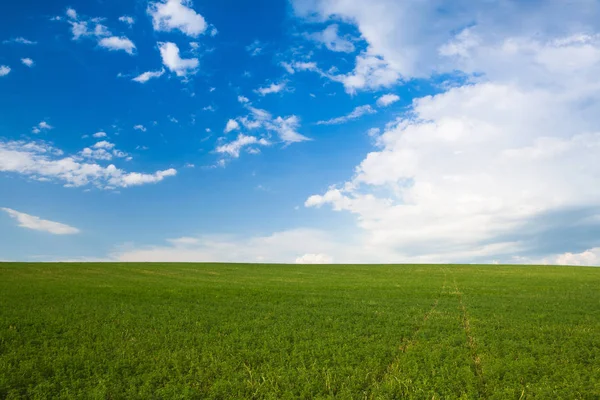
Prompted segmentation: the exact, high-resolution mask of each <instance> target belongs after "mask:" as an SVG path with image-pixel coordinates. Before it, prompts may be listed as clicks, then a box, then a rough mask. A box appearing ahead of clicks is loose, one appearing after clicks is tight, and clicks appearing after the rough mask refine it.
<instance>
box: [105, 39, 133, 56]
mask: <svg viewBox="0 0 600 400" xmlns="http://www.w3.org/2000/svg"><path fill="white" fill-rule="evenodd" d="M98 45H100V47H104V48H105V49H108V50H111V51H118V50H121V51H124V52H126V53H127V54H130V55H133V53H134V51H135V44H134V43H133V42H132V41H131V40H129V39H128V38H126V37H125V36H121V37H117V36H111V37H106V38H103V39H100V41H99V42H98Z"/></svg>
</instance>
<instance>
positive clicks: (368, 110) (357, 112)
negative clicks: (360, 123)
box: [317, 105, 377, 125]
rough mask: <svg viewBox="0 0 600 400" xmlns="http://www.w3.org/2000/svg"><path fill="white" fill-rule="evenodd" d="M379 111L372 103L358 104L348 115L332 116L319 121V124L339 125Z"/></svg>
mask: <svg viewBox="0 0 600 400" xmlns="http://www.w3.org/2000/svg"><path fill="white" fill-rule="evenodd" d="M376 112H377V111H376V110H374V109H373V107H371V106H370V105H364V106H358V107H356V108H355V109H354V110H352V112H351V113H350V114H348V115H344V116H342V117H337V118H332V119H329V120H327V121H319V122H317V125H337V124H343V123H346V122H348V121H351V120H355V119H358V118H360V117H362V116H363V115H368V114H375V113H376Z"/></svg>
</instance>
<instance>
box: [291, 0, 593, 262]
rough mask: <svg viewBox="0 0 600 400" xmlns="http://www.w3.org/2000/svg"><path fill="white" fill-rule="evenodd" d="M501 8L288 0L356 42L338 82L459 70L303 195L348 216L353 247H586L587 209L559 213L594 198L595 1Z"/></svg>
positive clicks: (486, 252)
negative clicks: (357, 36)
mask: <svg viewBox="0 0 600 400" xmlns="http://www.w3.org/2000/svg"><path fill="white" fill-rule="evenodd" d="M510 5H511V6H510V7H504V6H505V4H504V3H503V2H487V3H477V4H474V3H472V2H467V1H462V0H458V1H457V2H455V3H452V4H450V5H449V6H448V7H445V8H444V11H443V12H440V9H439V7H438V6H439V5H438V4H437V3H435V2H398V1H394V0H374V1H372V2H368V3H361V2H343V1H335V2H328V1H322V0H316V1H312V2H311V1H305V0H295V1H294V6H295V9H296V11H297V12H298V13H299V14H300V15H309V14H311V13H316V14H317V15H318V16H320V17H321V18H322V19H324V20H325V19H329V18H335V19H339V20H343V21H351V22H352V23H354V24H355V25H356V27H357V28H358V29H359V31H360V32H361V34H362V36H363V38H364V39H365V41H366V44H367V46H368V47H367V50H366V51H365V52H363V53H361V54H360V55H359V56H358V57H357V59H356V65H355V67H354V71H353V72H352V73H350V74H342V75H331V74H330V75H331V79H335V80H339V81H340V82H342V83H344V85H345V87H346V91H347V92H350V93H353V92H355V91H357V90H365V89H374V88H381V87H387V86H390V85H393V84H396V83H398V82H400V81H401V80H403V79H411V78H428V77H430V76H431V75H432V74H440V73H451V74H454V73H453V71H460V72H459V74H454V76H453V77H458V78H459V79H457V80H454V79H450V80H449V82H448V84H445V85H443V87H444V89H443V90H445V92H444V93H441V94H439V95H436V96H428V97H424V98H421V99H415V100H414V102H413V107H412V112H411V114H408V115H407V116H406V117H405V118H401V119H399V120H397V121H393V122H392V123H390V124H388V125H387V127H386V129H385V131H384V132H383V133H382V134H381V135H377V136H376V141H377V143H376V148H375V149H374V150H373V151H372V152H370V153H369V154H368V155H366V157H365V158H364V160H363V161H362V163H360V165H358V166H357V167H356V170H355V172H354V175H353V176H351V177H350V179H349V180H348V182H346V183H345V184H343V185H339V186H334V187H332V188H330V189H329V190H325V191H324V193H323V194H320V195H317V196H312V197H310V198H309V199H308V200H307V202H306V205H307V206H321V205H325V204H327V205H330V206H331V207H332V208H333V209H334V210H337V211H342V210H345V211H347V212H350V213H352V214H353V215H355V216H356V220H357V225H358V227H359V229H360V231H361V232H362V233H364V235H365V238H364V239H363V241H362V244H361V245H362V246H370V247H371V248H372V249H373V251H375V252H383V253H386V254H389V255H390V260H394V261H396V260H407V259H411V258H413V259H415V258H416V259H420V260H438V261H443V262H449V261H453V262H461V261H474V260H484V261H485V260H488V261H489V260H494V259H496V260H497V259H500V260H504V261H506V262H512V261H519V260H526V259H529V260H533V259H540V258H542V257H543V256H545V255H547V254H548V253H558V252H565V253H564V254H563V255H565V254H568V253H572V254H574V255H580V254H586V252H585V251H584V252H583V253H581V251H582V246H585V247H583V248H587V249H595V248H597V247H598V245H599V243H598V241H597V239H595V238H594V237H593V235H592V236H590V235H589V234H588V235H584V234H583V232H585V231H586V230H587V231H589V230H590V229H591V227H593V228H594V229H597V227H598V221H599V219H598V217H596V219H595V220H594V219H593V218H592V216H583V217H578V218H579V219H574V217H571V218H569V217H570V216H571V215H572V214H576V211H577V210H584V209H589V208H591V209H592V210H595V211H589V212H590V213H592V215H593V213H595V215H597V214H598V210H597V205H598V204H600V189H599V188H598V185H597V184H594V182H595V181H597V177H598V175H599V174H600V170H599V169H598V168H600V167H599V165H600V164H598V162H597V161H596V158H597V149H598V148H599V147H598V146H600V133H599V132H598V128H597V127H598V123H599V122H600V117H598V115H599V114H598V113H597V109H598V107H600V99H599V98H598V96H597V92H598V89H599V85H598V84H597V83H596V81H597V79H595V77H596V76H598V73H600V40H599V36H598V30H599V24H598V17H599V16H600V5H598V4H596V3H595V2H589V1H586V0H581V1H575V3H574V4H572V7H568V8H565V7H564V5H563V6H560V5H559V4H558V3H553V2H542V3H540V4H538V6H537V7H535V8H529V7H528V6H527V5H525V3H521V2H511V3H510ZM465 6H468V8H464V7H465ZM457 10H469V11H468V12H462V11H461V12H456V11H457ZM432 21H435V23H432ZM465 26H469V28H468V29H464V27H465ZM461 74H462V76H461ZM465 78H466V79H465ZM465 81H466V83H463V82H465ZM349 175H352V172H350V171H349ZM594 207H596V208H594ZM561 216H563V217H562V218H563V219H561ZM565 220H566V221H569V222H564V221H565ZM594 221H595V222H594ZM552 229H555V231H553V230H552ZM558 232H561V233H560V236H559V233H558ZM552 235H554V236H552ZM558 237H560V240H559V239H557V238H558ZM582 241H585V242H582ZM590 251H591V250H590ZM592 253H593V251H592ZM517 256H518V257H517ZM519 257H521V258H519ZM523 257H525V258H523ZM536 257H537V258H536ZM557 257H558V256H557ZM565 257H567V256H565ZM568 257H571V256H568Z"/></svg>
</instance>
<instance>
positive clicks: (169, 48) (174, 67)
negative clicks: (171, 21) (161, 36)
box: [158, 42, 199, 77]
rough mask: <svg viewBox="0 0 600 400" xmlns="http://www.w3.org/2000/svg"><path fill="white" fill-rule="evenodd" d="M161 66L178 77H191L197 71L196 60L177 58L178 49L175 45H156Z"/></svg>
mask: <svg viewBox="0 0 600 400" xmlns="http://www.w3.org/2000/svg"><path fill="white" fill-rule="evenodd" d="M158 47H159V49H160V55H161V57H162V60H163V64H164V65H165V66H166V67H167V68H168V69H169V70H170V71H172V72H175V74H176V75H177V76H179V77H187V76H188V75H193V74H195V73H196V72H197V69H198V65H199V62H198V59H197V58H188V59H183V58H181V57H180V56H179V47H177V45H176V44H175V43H171V42H166V43H158Z"/></svg>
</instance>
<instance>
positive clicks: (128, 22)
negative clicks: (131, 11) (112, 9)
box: [119, 15, 135, 26]
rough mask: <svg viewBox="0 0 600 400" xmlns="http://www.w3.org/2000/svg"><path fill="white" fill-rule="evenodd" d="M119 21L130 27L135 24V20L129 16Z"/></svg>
mask: <svg viewBox="0 0 600 400" xmlns="http://www.w3.org/2000/svg"><path fill="white" fill-rule="evenodd" d="M119 21H121V22H123V23H126V24H127V25H129V26H131V25H133V24H134V23H135V20H134V19H133V18H132V17H130V16H128V15H123V16H121V17H119Z"/></svg>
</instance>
